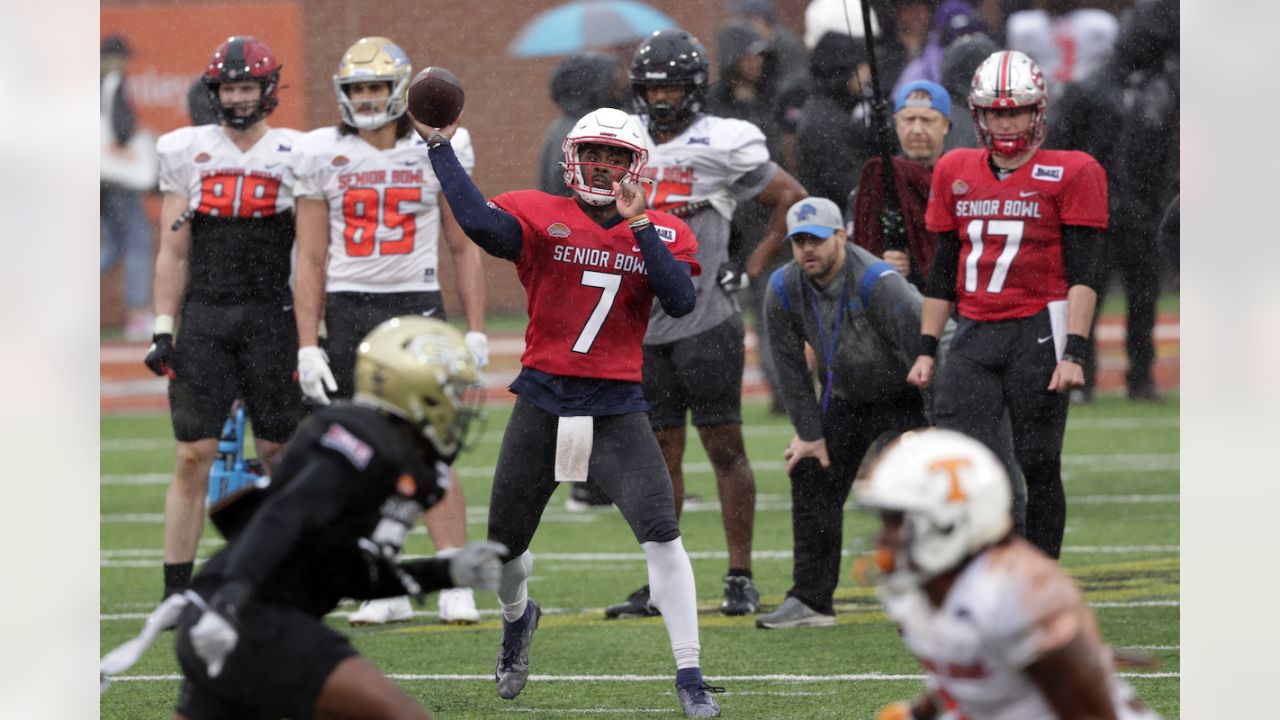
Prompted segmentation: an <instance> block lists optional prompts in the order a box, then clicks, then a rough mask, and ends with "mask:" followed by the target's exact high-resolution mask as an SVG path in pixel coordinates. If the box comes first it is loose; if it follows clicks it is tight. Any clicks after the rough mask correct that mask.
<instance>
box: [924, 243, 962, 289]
mask: <svg viewBox="0 0 1280 720" xmlns="http://www.w3.org/2000/svg"><path fill="white" fill-rule="evenodd" d="M959 271H960V236H959V235H958V234H956V231H955V230H950V231H948V232H944V233H939V234H938V249H937V251H936V252H935V253H934V255H933V260H932V261H931V262H930V264H929V278H928V279H927V280H925V282H924V292H923V293H922V294H923V295H924V296H925V297H931V298H935V299H937V300H946V301H947V302H955V300H956V273H958V272H959Z"/></svg>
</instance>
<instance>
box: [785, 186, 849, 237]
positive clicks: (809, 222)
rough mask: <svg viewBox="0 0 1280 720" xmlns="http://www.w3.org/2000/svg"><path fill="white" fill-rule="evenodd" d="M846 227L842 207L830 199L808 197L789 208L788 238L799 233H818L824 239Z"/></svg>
mask: <svg viewBox="0 0 1280 720" xmlns="http://www.w3.org/2000/svg"><path fill="white" fill-rule="evenodd" d="M843 229H844V217H843V216H842V215H841V214H840V208H839V207H838V206H837V205H836V204H835V203H833V202H831V201H830V200H828V199H826V198H820V197H807V198H805V199H803V200H801V201H800V202H797V203H796V204H795V205H792V206H791V209H790V210H787V239H788V240H790V239H791V236H792V235H796V234H798V233H808V234H809V235H816V236H817V237H820V238H822V239H823V240H825V239H827V238H829V237H831V236H832V235H834V234H835V232H836V231H837V230H843Z"/></svg>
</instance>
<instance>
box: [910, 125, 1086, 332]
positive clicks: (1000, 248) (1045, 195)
mask: <svg viewBox="0 0 1280 720" xmlns="http://www.w3.org/2000/svg"><path fill="white" fill-rule="evenodd" d="M989 153H990V151H988V150H975V149H969V148H965V149H957V150H952V151H951V152H949V153H947V154H946V155H944V156H942V159H941V160H940V161H938V165H937V167H935V168H934V170H933V185H932V188H931V189H930V192H929V206H928V209H927V210H926V211H925V225H926V226H927V227H928V229H929V230H930V232H936V233H943V232H950V231H955V232H956V233H957V234H959V236H960V266H959V272H958V273H957V274H956V310H957V311H958V312H959V313H960V315H961V316H963V317H967V318H970V319H972V320H978V321H983V322H989V321H995V320H1012V319H1016V318H1024V317H1030V316H1032V315H1035V314H1036V313H1038V312H1040V311H1041V310H1043V309H1044V308H1045V306H1046V305H1048V304H1049V303H1051V302H1054V301H1056V300H1065V299H1066V297H1067V276H1066V268H1065V265H1064V264H1063V260H1062V226H1063V225H1080V226H1083V227H1092V228H1098V229H1100V230H1106V228H1107V174H1106V171H1104V170H1103V169H1102V166H1101V165H1099V164H1098V162H1097V161H1096V160H1094V159H1093V158H1092V157H1090V156H1089V155H1088V154H1087V153H1083V152H1078V151H1074V150H1070V151H1068V150H1039V151H1037V152H1036V154H1035V155H1033V156H1032V157H1031V159H1030V160H1028V161H1027V162H1026V164H1024V165H1022V166H1021V167H1019V168H1018V169H1017V170H1015V171H1014V172H1013V174H1012V175H1010V176H1008V177H1006V178H1005V179H1004V180H998V179H996V176H995V173H994V172H993V171H992V169H991V167H990V166H989V164H988V157H989Z"/></svg>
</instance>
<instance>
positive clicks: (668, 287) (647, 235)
mask: <svg viewBox="0 0 1280 720" xmlns="http://www.w3.org/2000/svg"><path fill="white" fill-rule="evenodd" d="M632 235H634V236H635V238H636V244H637V245H639V246H640V254H641V255H643V256H644V266H645V271H646V272H648V274H649V287H650V289H652V290H653V294H654V295H655V296H656V297H657V298H658V302H660V303H662V310H663V311H664V312H665V313H667V314H668V315H670V316H671V317H681V316H683V315H688V314H689V313H690V312H692V311H693V305H694V301H695V300H696V297H695V296H694V290H693V279H692V278H691V277H690V269H689V265H688V263H682V262H680V261H679V260H676V256H675V255H672V254H671V251H670V250H668V249H667V246H666V244H664V243H663V242H662V238H660V237H658V231H657V230H656V229H654V227H653V225H651V224H647V225H645V226H644V227H643V228H641V229H640V230H633V231H632Z"/></svg>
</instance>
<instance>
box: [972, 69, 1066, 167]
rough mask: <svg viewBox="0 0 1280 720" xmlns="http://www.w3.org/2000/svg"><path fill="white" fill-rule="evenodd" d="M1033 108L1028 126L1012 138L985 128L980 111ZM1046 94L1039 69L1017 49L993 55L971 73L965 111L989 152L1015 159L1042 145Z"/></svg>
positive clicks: (1047, 105) (1047, 102)
mask: <svg viewBox="0 0 1280 720" xmlns="http://www.w3.org/2000/svg"><path fill="white" fill-rule="evenodd" d="M1024 107H1030V108H1035V114H1034V115H1033V116H1032V118H1031V125H1030V126H1028V127H1027V129H1026V131H1025V132H1022V133H1019V134H1016V135H997V134H996V133H994V132H992V131H991V129H990V128H988V127H987V121H986V117H985V115H986V114H985V113H984V112H982V111H983V110H991V109H1012V108H1024ZM1048 107H1049V93H1048V91H1047V90H1046V89H1045V84H1044V73H1042V72H1040V66H1039V65H1036V63H1035V61H1034V60H1032V59H1031V58H1029V57H1027V56H1026V55H1025V54H1023V53H1020V52H1018V51H1017V50H1001V51H1000V52H997V53H993V54H992V55H991V56H990V57H988V58H987V59H986V60H983V61H982V64H981V65H979V66H978V69H977V70H976V71H975V72H974V73H973V82H972V83H971V84H970V86H969V111H970V112H972V113H973V125H974V128H975V129H976V130H977V131H978V137H980V138H982V143H983V144H984V145H986V146H987V148H988V149H990V150H991V152H993V153H995V154H997V155H1004V156H1007V157H1016V156H1018V155H1021V154H1022V153H1024V152H1026V151H1027V150H1030V149H1033V148H1036V147H1039V145H1040V143H1042V142H1044V136H1045V132H1046V126H1045V122H1044V116H1045V110H1046V109H1047V108H1048Z"/></svg>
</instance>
